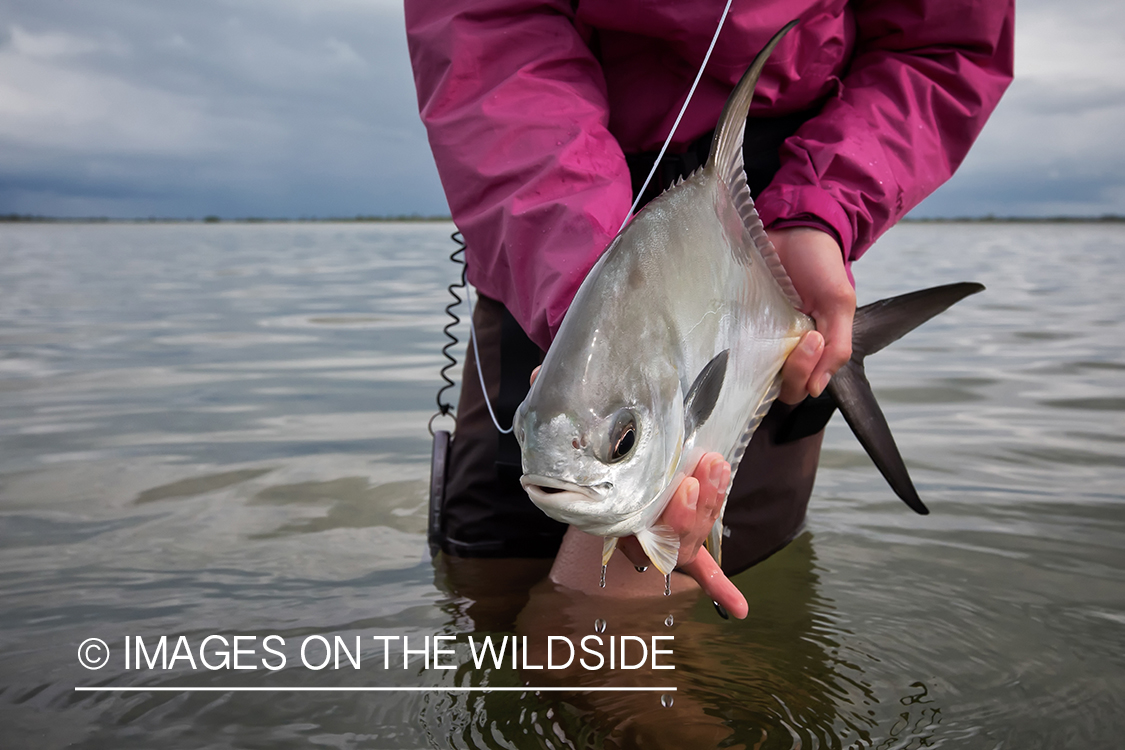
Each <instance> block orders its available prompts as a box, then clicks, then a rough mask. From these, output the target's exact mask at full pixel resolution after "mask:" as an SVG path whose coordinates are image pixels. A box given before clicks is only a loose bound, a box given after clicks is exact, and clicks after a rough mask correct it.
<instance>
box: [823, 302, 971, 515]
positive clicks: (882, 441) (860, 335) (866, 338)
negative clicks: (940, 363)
mask: <svg viewBox="0 0 1125 750" xmlns="http://www.w3.org/2000/svg"><path fill="white" fill-rule="evenodd" d="M983 290H984V286H983V285H982V284H975V283H970V282H961V283H959V284H947V285H945V286H938V287H934V288H932V289H923V290H921V291H917V292H911V293H910V294H903V295H901V296H899V297H891V298H889V299H885V300H880V301H879V302H873V303H871V304H870V305H865V306H863V307H861V308H859V309H858V310H856V313H855V323H854V324H853V325H852V358H851V360H850V361H848V363H847V364H845V365H844V366H843V367H841V368H840V369H839V370H838V371H837V372H836V374H835V375H833V376H832V380H830V381H829V382H828V392H829V393H830V394H831V396H832V398H833V399H834V400H835V401H836V405H837V406H839V407H840V411H841V412H842V413H843V415H844V419H846V420H847V422H848V425H849V426H850V427H851V428H852V432H854V433H855V436H856V437H857V438H859V442H860V444H861V445H863V447H864V449H865V450H866V451H867V455H869V456H871V460H872V461H874V462H875V466H877V467H878V469H879V471H880V472H881V473H882V474H883V477H884V478H885V479H886V480H887V482H888V483H889V484H890V485H891V489H892V490H894V492H895V494H896V495H898V496H899V497H900V498H902V501H903V502H905V503H906V504H907V505H909V506H910V508H911V509H912V510H914V511H915V512H917V513H921V514H922V515H926V514H927V513H929V512H930V511H929V510H928V509H927V508H926V506H925V505H923V504H922V500H921V499H920V498H919V497H918V492H917V490H915V489H914V483H913V482H912V481H910V474H909V473H908V472H907V471H906V465H905V464H904V463H903V461H902V456H901V455H900V454H899V452H898V446H897V445H895V439H894V437H893V436H892V435H891V429H890V427H888V426H887V419H886V417H884V416H883V410H882V409H880V408H879V404H878V403H877V402H876V401H875V394H874V393H872V392H871V384H870V383H869V382H867V375H866V374H865V373H864V370H863V360H864V358H865V357H866V356H867V355H868V354H874V353H875V352H877V351H879V350H880V349H882V348H883V347H885V346H886V345H887V344H890V343H891V342H893V341H897V340H898V339H900V338H901V337H902V336H903V335H905V334H907V333H909V332H910V331H912V330H914V329H915V328H917V327H918V326H920V325H922V324H923V323H925V322H926V321H927V320H929V319H930V318H932V317H934V316H935V315H938V314H939V313H942V312H944V311H945V310H946V309H948V308H949V307H950V306H952V305H953V304H955V303H957V302H960V301H961V300H963V299H964V298H965V297H968V296H969V295H970V294H976V293H977V292H980V291H983Z"/></svg>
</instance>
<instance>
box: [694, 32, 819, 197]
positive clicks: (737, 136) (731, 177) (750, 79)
mask: <svg viewBox="0 0 1125 750" xmlns="http://www.w3.org/2000/svg"><path fill="white" fill-rule="evenodd" d="M796 25H797V22H796V21H790V22H789V23H788V24H786V25H785V28H783V29H782V30H781V31H779V32H777V33H776V34H774V36H773V38H772V39H770V41H769V43H767V44H766V46H765V47H764V48H763V49H762V51H761V52H759V53H758V56H757V57H755V58H754V62H753V63H751V65H750V67H749V68H748V69H747V70H746V73H745V74H743V76H742V80H740V81H739V82H738V85H737V86H736V87H735V89H734V93H732V94H731V95H730V98H729V99H727V104H726V106H725V107H723V114H722V115H720V116H719V124H718V126H717V127H716V128H715V136H714V138H713V139H712V141H711V155H710V157H709V158H708V159H707V169H714V170H718V174H719V177H720V178H721V179H723V180H724V181H725V182H726V183H727V184H728V185H730V184H733V183H734V182H735V181H736V180H737V179H738V178H739V177H741V178H742V181H743V182H745V181H746V177H745V173H744V170H743V166H742V135H743V132H744V131H745V129H746V115H747V113H748V112H749V111H750V100H751V99H753V98H754V87H755V86H757V85H758V76H760V75H761V73H762V68H763V67H765V64H766V60H767V59H768V58H769V56H770V53H771V52H773V50H774V47H776V46H777V44H778V42H780V41H781V38H782V37H783V36H785V35H786V33H788V32H789V30H790V29H792V28H793V27H794V26H796ZM732 192H733V191H732Z"/></svg>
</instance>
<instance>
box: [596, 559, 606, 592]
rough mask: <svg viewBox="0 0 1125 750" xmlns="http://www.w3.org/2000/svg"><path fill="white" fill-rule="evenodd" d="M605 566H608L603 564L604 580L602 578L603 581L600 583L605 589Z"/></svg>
mask: <svg viewBox="0 0 1125 750" xmlns="http://www.w3.org/2000/svg"><path fill="white" fill-rule="evenodd" d="M605 568H606V566H604V565H603V566H602V580H601V583H599V584H598V585H599V586H601V587H602V588H603V589H604V588H605Z"/></svg>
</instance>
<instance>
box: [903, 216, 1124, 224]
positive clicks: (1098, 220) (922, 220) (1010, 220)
mask: <svg viewBox="0 0 1125 750" xmlns="http://www.w3.org/2000/svg"><path fill="white" fill-rule="evenodd" d="M903 221H904V222H906V223H909V224H960V223H966V222H970V223H974V224H1029V223H1030V224H1091V223H1093V224H1119V223H1122V222H1125V216H1122V215H1120V214H1102V215H1101V216H993V215H992V214H988V215H987V216H941V217H917V218H915V217H907V218H905V219H903Z"/></svg>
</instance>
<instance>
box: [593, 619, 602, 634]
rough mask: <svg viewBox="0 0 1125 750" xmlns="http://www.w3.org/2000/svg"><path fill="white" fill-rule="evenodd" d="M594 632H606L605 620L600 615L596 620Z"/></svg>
mask: <svg viewBox="0 0 1125 750" xmlns="http://www.w3.org/2000/svg"><path fill="white" fill-rule="evenodd" d="M594 632H595V633H604V632H605V620H603V619H602V618H600V617H599V618H598V619H596V620H594Z"/></svg>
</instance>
